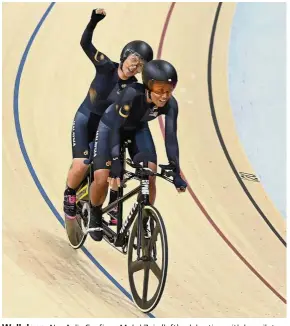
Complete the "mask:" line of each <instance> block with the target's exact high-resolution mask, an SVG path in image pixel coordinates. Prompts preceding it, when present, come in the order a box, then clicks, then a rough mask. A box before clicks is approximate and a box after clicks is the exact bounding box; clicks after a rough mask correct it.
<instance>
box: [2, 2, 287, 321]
mask: <svg viewBox="0 0 290 326" xmlns="http://www.w3.org/2000/svg"><path fill="white" fill-rule="evenodd" d="M48 6H49V4H48V3H10V4H8V3H4V4H3V294H2V295H3V316H4V317H144V316H145V317H146V315H143V314H142V313H140V312H139V311H138V310H137V309H136V308H135V306H134V305H133V304H132V302H131V301H130V300H129V299H128V298H127V296H126V293H127V292H126V291H129V284H128V278H127V262H126V258H127V257H126V256H122V255H120V254H118V252H116V251H115V250H114V249H112V248H111V247H109V246H108V245H107V244H106V243H105V242H102V243H94V242H93V241H92V240H91V239H88V240H87V242H86V244H85V247H86V249H87V250H88V251H86V250H85V251H84V252H83V251H81V250H79V251H74V250H73V249H71V248H70V247H69V245H68V242H67V238H66V234H65V231H64V229H63V227H62V226H61V224H60V223H59V222H58V220H57V218H56V217H58V218H59V217H60V215H62V199H63V197H62V196H63V189H64V182H65V177H66V173H67V170H68V167H69V165H70V160H71V147H70V130H71V124H72V119H73V116H74V114H75V111H76V110H77V108H78V106H79V104H80V103H81V101H82V100H83V98H84V96H85V94H86V92H87V90H88V86H89V84H90V82H91V80H92V78H93V75H94V69H93V66H92V64H91V63H90V61H89V60H88V59H87V57H86V56H85V54H84V53H83V51H82V49H81V47H80V45H79V41H80V37H81V34H82V32H83V29H84V27H85V25H86V24H87V22H88V19H89V17H90V12H91V10H92V8H93V7H94V6H96V7H104V8H105V9H106V11H107V17H106V18H105V20H104V21H102V22H101V23H100V24H99V25H98V26H97V28H96V32H95V34H94V43H95V44H96V45H97V47H98V48H99V49H101V50H102V51H104V52H105V53H106V54H107V55H108V56H109V57H111V58H112V59H114V60H118V57H119V53H120V50H121V48H122V46H123V45H124V44H125V43H126V42H127V41H129V40H132V39H144V40H146V41H148V42H149V43H150V44H151V45H152V46H153V47H154V50H155V56H158V57H162V58H164V59H166V60H168V61H171V62H172V63H173V64H174V65H175V66H176V67H177V70H178V73H179V80H180V82H179V84H178V87H177V90H176V93H175V96H176V98H177V99H178V101H179V107H180V113H179V118H178V138H179V144H180V156H181V166H182V171H183V173H184V175H185V177H186V179H187V181H188V182H189V185H190V187H189V191H187V192H186V193H185V194H181V195H179V194H177V192H176V191H175V189H174V188H173V187H170V185H169V184H167V183H165V182H163V181H159V182H158V185H157V186H158V193H157V202H156V206H157V207H158V208H159V209H160V211H161V213H162V214H163V216H164V219H165V223H166V228H167V233H168V242H169V248H170V252H169V270H168V277H167V283H166V287H165V291H164V294H163V297H162V299H161V302H160V303H159V305H158V306H157V308H156V309H155V310H154V311H153V315H154V316H155V317H285V316H286V245H285V241H286V223H285V220H284V219H283V218H282V216H281V215H280V214H279V213H278V211H277V210H276V209H275V208H274V206H273V204H272V202H271V200H270V199H269V198H268V197H267V196H266V194H265V192H264V190H263V188H262V185H261V184H260V183H258V182H251V181H247V180H242V179H240V177H239V175H238V172H241V171H242V172H247V173H255V172H254V171H253V170H252V168H251V166H250V164H249V162H248V160H247V157H246V156H245V154H244V152H243V149H242V147H241V144H240V143H239V139H238V137H237V134H236V131H235V127H234V121H233V117H232V113H231V107H230V104H229V94H228V82H227V54H228V46H229V39H230V30H231V23H232V18H233V15H234V12H235V4H233V3H224V4H222V5H218V4H217V3H177V4H175V5H172V4H171V3H154V9H153V8H152V4H150V3H147V4H144V3H142V4H141V3H140V4H138V3H97V4H93V3H83V4H78V3H70V4H69V3H57V4H56V5H55V6H53V8H50V9H51V10H50V11H47V9H48ZM45 12H46V15H45V16H44V17H43V15H44V13H45ZM124 17H126V18H127V17H128V20H125V19H124ZM42 18H43V19H42ZM129 18H130V19H129ZM41 19H42V21H41V22H40V20H41ZM39 22H40V24H39V25H38V27H37V28H36V26H37V24H38V23H39ZM33 33H34V34H33ZM31 36H32V39H30V37H31ZM29 41H30V42H29ZM25 49H26V51H25ZM150 126H151V130H152V133H153V135H154V140H155V144H156V147H157V151H158V156H159V162H160V163H167V160H166V155H165V150H164V142H163V137H162V126H163V122H162V121H158V120H156V121H154V122H153V123H151V124H150ZM59 214H60V215H59ZM89 253H91V255H92V256H93V257H95V260H94V258H93V257H92V256H90V257H88V256H89ZM27 293H29V300H27Z"/></svg>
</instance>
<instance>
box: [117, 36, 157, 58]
mask: <svg viewBox="0 0 290 326" xmlns="http://www.w3.org/2000/svg"><path fill="white" fill-rule="evenodd" d="M134 53H135V54H138V55H139V56H140V57H141V58H142V59H143V60H144V61H146V62H148V61H151V60H152V59H153V50H152V48H151V46H150V45H149V44H148V43H146V42H144V41H140V40H136V41H132V42H130V43H128V44H127V45H125V47H124V48H123V50H122V52H121V56H120V60H121V63H123V62H124V61H125V60H126V59H127V58H128V56H129V55H130V54H134Z"/></svg>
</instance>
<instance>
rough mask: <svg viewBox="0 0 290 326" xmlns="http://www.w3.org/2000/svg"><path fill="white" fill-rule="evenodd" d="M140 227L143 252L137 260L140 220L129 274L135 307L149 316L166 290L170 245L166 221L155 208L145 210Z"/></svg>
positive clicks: (130, 248) (132, 239)
mask: <svg viewBox="0 0 290 326" xmlns="http://www.w3.org/2000/svg"><path fill="white" fill-rule="evenodd" d="M140 227H141V228H140V229H141V250H140V257H139V260H138V257H137V236H138V218H136V220H135V223H134V226H133V228H132V232H131V235H130V239H129V245H128V274H129V283H130V288H131V293H132V297H133V300H134V302H135V304H136V305H137V307H138V308H139V309H140V310H141V311H142V312H144V313H148V312H150V311H152V310H153V309H154V308H155V307H156V306H157V304H158V303H159V301H160V299H161V296H162V293H163V290H164V286H165V283H166V277H167V267H168V243H167V235H166V229H165V225H164V222H163V219H162V217H161V215H160V213H159V212H158V210H157V209H156V208H155V207H153V206H145V207H144V208H143V211H142V225H141V226H140ZM150 272H151V273H150ZM150 274H151V275H152V276H151V277H149V276H150ZM149 280H150V282H149Z"/></svg>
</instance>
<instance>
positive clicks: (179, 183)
mask: <svg viewBox="0 0 290 326" xmlns="http://www.w3.org/2000/svg"><path fill="white" fill-rule="evenodd" d="M173 183H174V185H175V188H176V189H177V191H178V192H185V191H186V187H187V183H186V182H185V181H184V180H183V179H182V178H181V176H180V175H179V174H178V175H176V176H175V177H174V179H173Z"/></svg>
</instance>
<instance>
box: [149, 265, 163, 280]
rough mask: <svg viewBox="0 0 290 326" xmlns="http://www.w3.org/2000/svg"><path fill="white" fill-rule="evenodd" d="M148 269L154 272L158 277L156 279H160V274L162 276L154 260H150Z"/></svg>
mask: <svg viewBox="0 0 290 326" xmlns="http://www.w3.org/2000/svg"><path fill="white" fill-rule="evenodd" d="M150 269H151V271H152V272H153V273H154V275H155V276H156V277H157V278H158V280H159V281H160V280H161V276H162V272H161V269H160V268H159V266H158V265H157V264H156V262H155V261H152V262H151V263H150Z"/></svg>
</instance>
